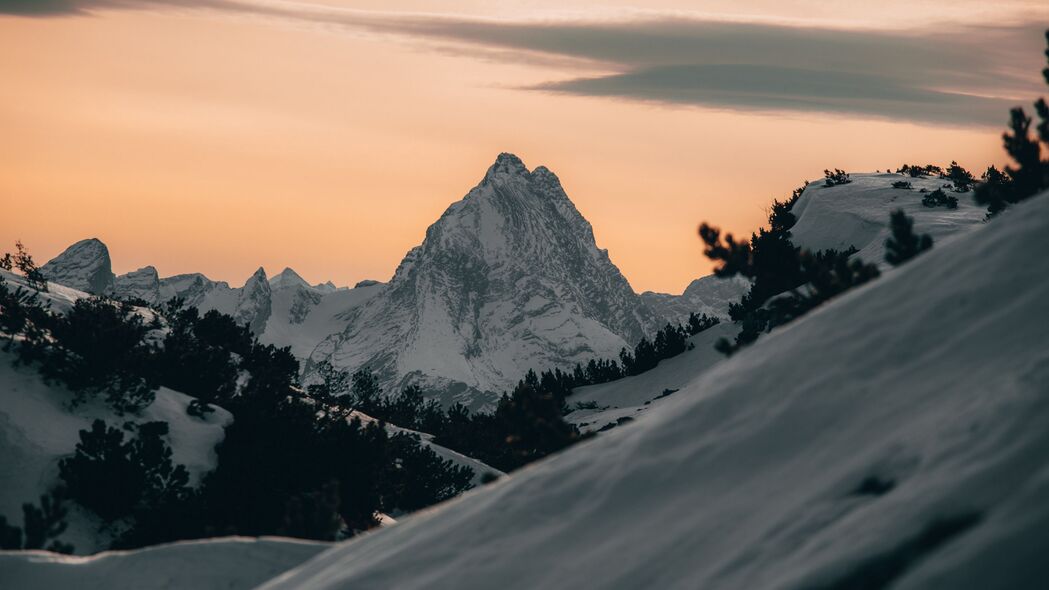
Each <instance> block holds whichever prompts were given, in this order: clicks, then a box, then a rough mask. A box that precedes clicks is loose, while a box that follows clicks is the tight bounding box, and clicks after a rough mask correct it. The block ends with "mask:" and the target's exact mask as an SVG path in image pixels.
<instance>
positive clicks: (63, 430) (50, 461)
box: [0, 352, 232, 554]
mask: <svg viewBox="0 0 1049 590" xmlns="http://www.w3.org/2000/svg"><path fill="white" fill-rule="evenodd" d="M13 358H14V357H13V355H12V354H11V353H6V352H0V457H2V460H0V482H3V485H2V486H0V514H2V515H4V516H6V517H7V519H8V521H9V522H15V523H18V524H19V525H20V524H21V522H22V508H21V507H22V503H23V502H33V503H36V502H37V501H38V500H39V497H40V494H42V493H44V492H45V491H47V490H49V489H51V488H52V487H53V486H54V485H55V484H57V483H59V481H60V480H59V478H58V462H59V460H60V459H62V458H63V457H65V456H67V455H69V454H72V453H73V452H74V450H75V449H76V445H77V442H79V440H80V439H79V432H80V431H81V430H88V429H90V428H91V423H92V422H93V421H94V420H95V419H99V418H100V419H102V420H105V421H106V422H107V424H109V425H110V426H119V425H121V424H123V423H124V422H125V421H128V422H133V423H143V422H150V421H154V420H160V421H164V422H167V423H168V425H169V428H170V431H169V433H168V437H167V440H168V444H169V445H171V450H172V460H173V461H174V462H175V463H180V464H183V465H185V466H186V469H187V470H188V471H189V473H190V483H191V484H196V483H197V482H199V480H200V478H201V476H202V475H203V474H204V473H206V472H208V471H210V470H212V469H214V468H215V465H216V461H217V458H216V456H215V450H214V449H215V445H217V444H218V443H219V442H221V441H222V438H223V436H224V430H223V429H224V428H225V426H226V425H228V424H229V423H230V422H231V421H232V416H231V415H230V414H229V412H226V411H225V410H223V409H221V408H216V411H215V412H213V413H211V414H208V416H207V417H206V418H204V419H201V418H194V417H191V416H189V415H187V414H186V406H188V405H189V402H190V401H191V400H192V398H191V397H189V396H188V395H185V394H182V393H179V392H176V391H172V390H170V389H167V388H164V387H162V388H160V389H159V390H158V391H157V394H156V399H155V401H154V402H153V403H152V404H151V405H149V406H147V407H146V408H144V409H143V410H142V411H141V413H140V414H139V415H125V416H123V417H118V416H116V415H114V414H113V411H112V410H111V409H109V408H108V407H107V406H106V405H105V404H103V403H97V402H96V401H88V402H86V403H84V404H83V405H81V406H78V407H77V408H76V409H75V410H72V409H70V408H69V406H68V401H69V400H71V399H72V398H73V394H72V393H70V392H69V391H68V390H66V389H65V388H63V387H61V386H60V385H49V384H46V383H44V381H43V380H42V379H41V378H40V375H39V373H37V371H36V369H34V368H30V367H14V366H12V364H11V361H12V360H13ZM68 507H69V508H70V516H69V518H68V522H69V528H68V529H67V531H66V533H65V534H63V535H62V536H61V540H62V541H65V542H69V543H72V544H73V545H74V547H75V549H76V552H77V553H79V554H86V553H93V552H95V551H98V550H100V549H103V548H105V547H106V546H107V544H108V542H109V540H110V538H111V535H112V533H113V532H116V531H102V530H100V529H101V528H102V527H101V525H102V523H101V522H99V521H98V519H97V518H96V517H95V516H94V515H92V514H90V513H88V512H86V511H83V510H80V509H78V508H77V507H76V506H75V505H74V504H72V503H70V504H69V505H68Z"/></svg>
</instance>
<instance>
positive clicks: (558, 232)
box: [312, 153, 656, 407]
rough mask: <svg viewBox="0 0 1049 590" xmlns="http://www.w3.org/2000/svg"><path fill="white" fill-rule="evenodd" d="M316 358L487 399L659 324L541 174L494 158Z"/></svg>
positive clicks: (392, 383) (473, 400) (601, 353)
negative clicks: (532, 374)
mask: <svg viewBox="0 0 1049 590" xmlns="http://www.w3.org/2000/svg"><path fill="white" fill-rule="evenodd" d="M346 318H347V326H346V329H345V330H344V331H343V332H342V333H341V334H336V335H333V336H332V337H330V338H329V339H328V340H326V341H325V342H323V343H322V344H321V345H320V346H319V347H318V348H317V350H316V351H314V354H313V355H312V360H313V361H315V362H319V361H321V360H324V359H330V361H331V362H332V364H334V365H336V366H338V367H340V368H347V369H350V370H357V369H360V368H362V367H368V368H369V369H371V370H373V371H374V372H375V373H376V374H377V375H378V376H379V378H380V380H381V381H382V382H383V385H384V386H386V387H388V388H390V390H391V391H393V390H395V389H396V388H398V387H401V386H403V385H406V384H408V383H417V384H420V385H423V386H424V388H426V389H427V390H428V391H431V392H432V393H433V394H435V395H440V396H441V397H442V400H443V401H445V402H463V403H466V404H467V405H470V406H473V407H482V406H485V405H490V404H491V403H494V400H496V399H498V396H499V394H501V393H502V392H503V391H506V390H508V389H510V388H512V387H513V385H514V384H515V383H516V382H517V380H518V379H520V378H521V376H523V375H524V374H525V373H526V372H527V371H528V369H544V368H549V367H553V366H559V367H561V368H565V369H568V368H571V366H572V365H573V364H574V363H576V362H583V363H585V362H587V361H588V360H590V359H593V358H599V357H600V358H605V357H609V358H611V357H615V355H616V354H618V352H619V350H620V349H621V348H622V347H624V346H633V345H634V344H636V342H637V341H638V340H640V338H641V337H642V336H644V335H645V334H647V333H651V332H652V331H653V328H654V327H655V324H656V321H655V318H654V316H653V315H652V314H651V312H650V311H649V310H648V309H647V307H645V305H644V304H643V303H642V302H641V300H640V298H639V297H638V296H637V294H636V293H634V291H633V289H631V287H630V284H629V283H628V282H627V280H626V278H625V277H623V275H622V273H621V272H620V271H619V269H618V268H616V267H615V265H614V264H612V262H611V261H610V260H609V258H608V256H607V253H606V252H605V251H604V250H602V249H600V248H598V247H597V244H596V243H595V240H594V234H593V228H592V227H591V226H590V223H589V222H587V221H586V219H585V218H583V216H582V215H581V214H580V213H579V211H578V210H577V209H576V208H575V206H574V205H573V204H572V202H571V200H569V198H568V196H567V195H566V194H565V192H564V190H563V189H562V187H561V184H560V182H559V181H558V179H557V176H556V175H555V174H554V173H553V172H551V171H550V170H549V169H547V168H545V167H542V166H540V167H537V168H536V169H535V170H534V171H532V172H529V170H528V168H527V167H526V166H525V164H524V163H523V162H522V161H521V159H520V158H518V157H517V156H515V155H513V154H509V153H503V154H500V155H499V156H498V157H497V158H496V160H495V163H494V164H492V165H491V167H489V168H488V171H487V173H486V174H485V177H484V179H483V180H482V181H481V182H480V184H478V185H477V186H475V187H474V188H472V189H471V190H470V191H469V192H468V193H467V194H466V196H465V197H464V198H463V199H461V200H459V201H456V202H453V203H452V204H451V205H450V206H449V207H448V208H447V209H446V210H445V212H444V213H443V214H442V215H441V216H440V218H439V219H437V221H435V222H434V223H433V224H432V225H431V226H430V227H429V228H428V229H427V230H426V237H425V239H424V240H423V242H422V243H421V244H420V245H418V246H416V247H415V248H412V249H411V250H410V251H409V252H408V253H407V254H406V255H405V257H404V258H403V259H402V261H401V263H400V265H399V266H398V268H397V271H396V272H395V273H394V277H393V279H392V280H391V281H390V282H389V283H387V284H386V285H385V287H384V288H383V291H382V293H381V294H380V295H378V296H376V297H374V298H372V299H370V300H369V301H368V302H367V303H366V304H364V305H362V306H361V307H359V308H356V309H355V310H354V311H353V312H352V313H351V314H348V315H347V316H346Z"/></svg>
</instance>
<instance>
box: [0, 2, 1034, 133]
mask: <svg viewBox="0 0 1049 590" xmlns="http://www.w3.org/2000/svg"><path fill="white" fill-rule="evenodd" d="M164 6H167V7H180V8H186V7H200V8H210V9H220V10H226V11H233V12H238V13H246V14H255V15H261V16H268V17H275V18H281V19H292V20H296V21H305V22H313V23H320V24H325V25H336V26H343V27H347V28H352V29H355V30H363V31H369V32H372V33H380V34H387V35H396V36H401V37H406V38H410V39H415V40H417V41H421V42H424V43H427V44H429V45H431V46H434V45H441V46H442V47H447V46H449V45H451V46H453V47H458V48H459V50H460V51H461V53H463V54H466V55H477V56H484V57H486V58H489V59H491V58H494V59H499V60H503V61H515V62H527V63H535V62H536V61H537V60H540V61H542V62H543V63H547V64H562V65H563V76H562V77H561V79H559V80H555V81H550V82H547V83H544V84H539V85H536V86H532V87H529V88H526V89H523V90H529V91H540V92H553V93H563V94H572V95H582V96H595V97H608V98H614V99H622V100H635V101H648V102H657V103H665V104H674V105H696V106H705V107H714V108H719V109H732V110H745V111H799V112H826V113H837V114H848V115H853V116H855V115H859V116H867V117H877V118H887V119H895V120H908V121H918V122H932V123H940V124H951V125H966V126H969V125H995V126H997V125H1000V124H1001V123H1002V122H1003V120H1004V119H1005V118H1006V111H1007V109H1008V107H1010V106H1012V105H1013V104H1016V103H1017V102H1029V99H1030V98H1031V97H1033V96H1034V95H1035V94H1036V92H1037V91H1038V89H1039V84H1038V81H1039V78H1040V76H1039V75H1038V71H1039V69H1040V67H1041V66H1040V55H1039V53H1040V47H1041V45H1042V43H1043V36H1042V35H1043V33H1042V31H1043V30H1044V25H1039V26H1035V25H1031V24H1016V25H984V26H979V27H977V26H972V25H969V26H966V25H943V24H940V25H937V24H933V23H930V24H929V25H928V26H926V27H920V28H918V27H910V28H908V29H906V30H884V29H843V28H830V27H827V26H808V25H798V24H783V23H776V22H753V21H752V22H733V21H725V20H710V19H706V20H705V19H699V18H695V17H681V16H676V17H671V16H648V17H639V18H634V19H627V20H620V21H579V20H577V21H506V20H484V19H470V18H459V17H448V16H439V15H420V14H397V13H378V12H369V11H358V10H348V9H340V8H335V7H330V6H320V5H310V4H302V3H291V2H280V1H276V2H275V1H269V2H259V1H251V0H243V1H238V0H0V13H10V14H27V15H54V14H62V13H67V14H68V13H80V12H86V11H90V10H92V9H99V8H147V7H148V8H156V7H164ZM583 64H585V66H584V65H583ZM594 72H600V74H594ZM495 82H497V81H495Z"/></svg>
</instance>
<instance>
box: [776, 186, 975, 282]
mask: <svg viewBox="0 0 1049 590" xmlns="http://www.w3.org/2000/svg"><path fill="white" fill-rule="evenodd" d="M851 179H852V182H850V183H848V184H842V185H838V186H825V185H824V183H823V182H812V183H810V184H809V185H808V186H807V187H806V188H805V191H804V192H803V193H802V195H801V197H800V198H799V199H798V202H797V203H795V204H794V208H793V209H792V210H791V212H792V213H793V214H794V216H795V217H796V218H797V223H796V224H795V225H794V227H793V228H791V230H790V232H791V241H793V242H794V244H795V245H797V246H801V247H802V248H807V249H809V250H827V249H830V248H833V249H836V250H846V249H848V248H849V247H850V246H852V247H855V248H856V249H857V250H859V252H857V253H856V255H857V256H858V257H860V258H861V259H863V260H864V261H865V262H874V263H878V264H884V258H885V239H886V238H888V237H889V234H890V231H889V213H890V212H892V211H895V210H896V209H903V211H904V212H905V213H906V214H907V215H908V216H909V217H911V218H913V219H914V231H915V232H919V233H925V234H929V235H930V236H932V238H933V240H934V241H935V242H939V241H940V240H941V239H942V238H945V237H947V236H950V235H954V234H957V233H959V232H965V231H968V230H971V229H972V228H974V227H976V226H978V225H980V224H981V223H982V222H983V221H984V219H985V217H986V215H987V209H986V208H985V207H980V206H977V205H976V204H975V203H974V202H973V198H972V193H971V192H968V193H953V192H951V189H949V188H943V187H944V185H945V184H947V185H950V181H948V180H944V179H942V178H936V177H928V176H922V177H918V178H911V177H910V176H907V175H902V174H889V173H885V174H852V175H851ZM901 181H902V182H909V183H910V184H911V186H912V188H911V189H896V188H892V184H893V183H894V182H901ZM940 188H943V190H944V191H946V192H947V193H948V194H949V195H953V196H955V197H956V198H957V199H958V207H957V209H947V208H945V207H926V206H924V205H922V197H923V196H925V193H922V192H920V191H921V190H922V189H924V190H926V191H928V192H932V191H935V190H936V189H940Z"/></svg>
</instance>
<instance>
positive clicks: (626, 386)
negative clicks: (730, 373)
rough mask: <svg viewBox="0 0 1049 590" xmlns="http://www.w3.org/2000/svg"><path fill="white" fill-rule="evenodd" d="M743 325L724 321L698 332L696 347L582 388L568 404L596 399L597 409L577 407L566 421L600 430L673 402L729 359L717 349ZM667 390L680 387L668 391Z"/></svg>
mask: <svg viewBox="0 0 1049 590" xmlns="http://www.w3.org/2000/svg"><path fill="white" fill-rule="evenodd" d="M738 332H739V326H737V325H735V324H733V323H731V322H722V323H720V324H718V325H716V326H713V327H711V328H708V329H706V330H704V331H702V332H700V333H699V334H696V335H695V336H693V337H692V338H690V339H689V341H690V342H691V343H692V344H693V346H694V348H693V349H692V350H686V351H685V352H683V353H681V354H679V355H677V356H675V357H672V358H669V359H665V360H662V361H660V362H659V365H658V366H657V367H656V368H655V369H653V370H650V371H645V372H644V373H641V374H640V375H634V376H632V377H624V378H623V379H618V380H616V381H611V382H609V383H601V384H599V385H590V386H587V387H580V388H578V389H575V390H574V391H573V392H572V395H571V396H570V397H569V398H568V400H567V401H568V404H569V405H570V406H575V404H577V403H588V402H592V403H595V404H597V405H598V408H597V409H590V410H576V411H574V412H572V413H570V414H568V416H566V417H565V418H566V420H568V421H569V422H571V423H573V424H575V425H576V426H577V427H578V428H579V429H580V430H582V431H583V432H589V431H594V430H599V429H601V428H602V427H604V426H606V425H608V424H610V423H615V422H616V421H617V420H619V419H620V418H624V417H629V418H639V417H641V415H643V414H644V413H645V412H648V411H649V410H651V409H652V408H655V407H657V406H659V405H662V404H664V403H666V402H668V401H670V397H671V396H673V395H676V394H677V392H678V391H680V389H681V388H682V387H683V386H684V385H686V384H687V383H688V382H689V381H691V380H692V379H694V378H695V376H696V375H698V374H699V373H701V372H703V371H705V370H706V369H708V368H710V367H712V366H714V365H715V364H716V363H719V362H721V361H723V360H725V356H724V355H723V354H721V353H720V352H717V351H716V350H714V343H715V342H717V341H718V339H719V338H728V339H732V338H734V337H735V335H736V334H737V333H738ZM667 390H671V391H673V390H677V391H673V393H668V392H667Z"/></svg>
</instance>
